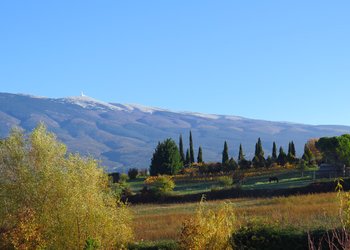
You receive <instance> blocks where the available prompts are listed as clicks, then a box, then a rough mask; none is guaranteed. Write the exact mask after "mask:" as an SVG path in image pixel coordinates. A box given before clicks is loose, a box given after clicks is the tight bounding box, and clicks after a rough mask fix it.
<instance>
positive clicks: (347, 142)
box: [316, 134, 350, 166]
mask: <svg viewBox="0 0 350 250" xmlns="http://www.w3.org/2000/svg"><path fill="white" fill-rule="evenodd" d="M316 147H317V149H319V150H320V151H321V152H322V155H323V160H324V161H326V162H330V163H333V164H335V165H346V166H350V135H349V134H345V135H342V136H335V137H322V138H320V139H319V140H318V141H317V142H316Z"/></svg>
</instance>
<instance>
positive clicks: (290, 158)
mask: <svg viewBox="0 0 350 250" xmlns="http://www.w3.org/2000/svg"><path fill="white" fill-rule="evenodd" d="M296 160H297V159H296V156H295V146H294V142H293V141H291V142H289V144H288V155H287V161H288V162H289V163H291V164H293V163H296Z"/></svg>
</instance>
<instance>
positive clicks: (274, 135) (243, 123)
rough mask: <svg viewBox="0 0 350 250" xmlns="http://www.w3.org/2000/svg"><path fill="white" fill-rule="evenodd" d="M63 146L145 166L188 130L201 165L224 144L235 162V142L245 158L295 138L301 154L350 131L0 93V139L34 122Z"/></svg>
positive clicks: (112, 164) (110, 161) (118, 163)
mask: <svg viewBox="0 0 350 250" xmlns="http://www.w3.org/2000/svg"><path fill="white" fill-rule="evenodd" d="M40 121H41V122H44V123H45V124H46V125H47V126H48V128H49V130H50V131H52V132H54V133H56V134H57V136H58V138H59V139H60V140H61V141H63V142H64V143H66V144H67V145H68V149H69V150H70V151H72V152H75V151H78V152H80V153H82V154H90V155H93V156H94V157H96V158H99V159H101V160H102V162H103V164H104V165H105V166H108V168H109V170H113V169H116V168H118V169H121V168H124V169H126V168H129V167H148V166H149V163H150V159H151V157H152V153H153V151H154V148H155V146H156V145H157V143H158V141H162V140H164V139H165V138H168V137H171V138H173V139H175V140H176V142H178V138H179V135H180V133H182V135H183V139H184V145H185V148H186V146H187V145H188V134H189V131H190V130H192V134H193V140H194V145H195V153H197V149H198V146H200V145H201V146H202V148H203V158H204V160H205V161H220V160H221V152H222V149H223V144H224V141H225V140H227V142H228V145H229V153H230V155H233V156H234V157H235V158H236V157H237V151H238V147H239V143H242V144H243V149H244V151H245V153H246V156H247V157H250V156H251V155H252V154H253V150H254V147H255V143H256V141H257V138H258V137H261V139H262V142H263V146H264V150H265V154H266V155H268V154H269V153H270V152H271V148H272V142H273V141H276V143H277V146H278V147H279V146H281V145H282V146H283V147H284V148H285V151H286V150H287V145H288V142H289V141H290V140H294V143H295V145H296V149H297V153H298V154H299V155H300V154H302V150H303V146H304V143H305V142H306V141H307V140H308V139H309V138H315V137H321V136H334V135H340V134H344V133H350V127H348V126H311V125H304V124H295V123H287V122H271V121H263V120H253V119H247V118H243V117H237V116H229V115H207V114H201V113H190V112H172V111H169V110H164V109H159V108H149V107H143V106H140V105H122V104H117V103H106V102H102V101H98V100H95V99H93V98H91V97H87V96H78V97H69V98H58V99H53V98H44V97H35V96H29V95H20V94H7V93H0V136H1V137H5V136H7V135H8V133H9V131H10V129H11V128H12V127H13V126H18V127H21V128H23V129H24V130H26V131H31V130H32V129H33V128H34V127H36V126H37V124H38V123H39V122H40Z"/></svg>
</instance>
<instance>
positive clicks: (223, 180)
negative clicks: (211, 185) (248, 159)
mask: <svg viewBox="0 0 350 250" xmlns="http://www.w3.org/2000/svg"><path fill="white" fill-rule="evenodd" d="M218 180H219V183H220V185H222V186H224V187H230V186H232V184H233V179H232V177H230V176H221V177H219V179H218Z"/></svg>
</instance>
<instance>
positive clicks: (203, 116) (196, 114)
mask: <svg viewBox="0 0 350 250" xmlns="http://www.w3.org/2000/svg"><path fill="white" fill-rule="evenodd" d="M181 114H184V115H193V116H197V117H201V118H206V119H213V120H217V119H219V118H220V117H221V116H220V115H212V114H203V113H197V112H181Z"/></svg>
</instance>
